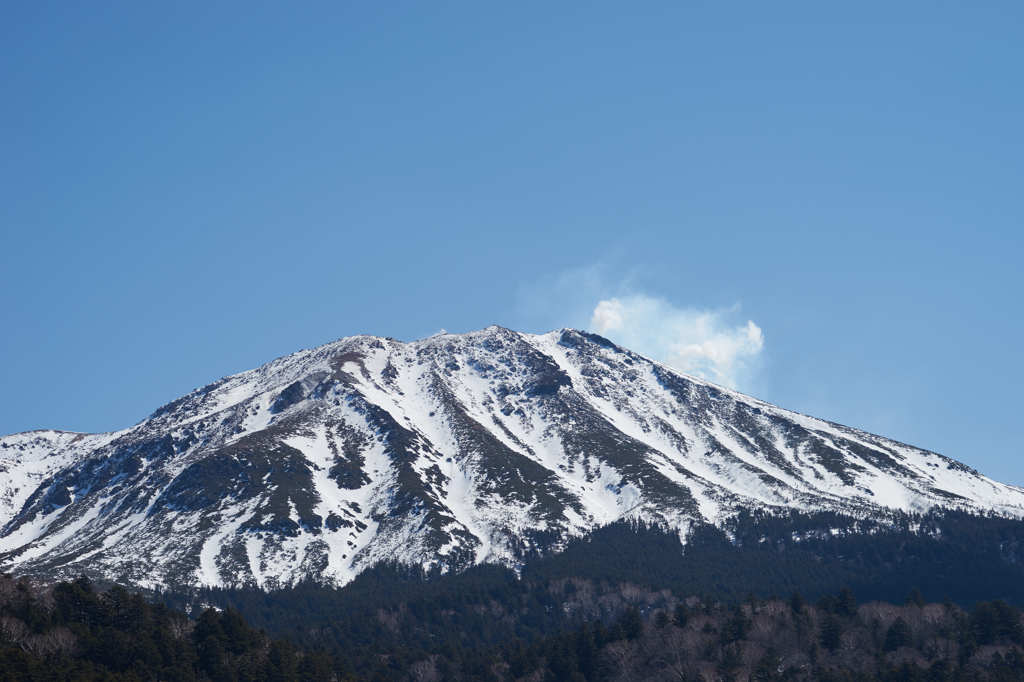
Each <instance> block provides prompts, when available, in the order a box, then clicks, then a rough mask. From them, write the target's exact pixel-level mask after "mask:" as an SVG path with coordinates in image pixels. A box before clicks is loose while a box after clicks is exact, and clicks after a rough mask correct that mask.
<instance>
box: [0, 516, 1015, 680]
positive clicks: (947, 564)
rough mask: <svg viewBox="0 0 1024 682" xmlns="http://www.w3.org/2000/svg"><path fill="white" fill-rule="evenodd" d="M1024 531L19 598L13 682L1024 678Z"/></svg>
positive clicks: (808, 533)
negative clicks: (287, 583)
mask: <svg viewBox="0 0 1024 682" xmlns="http://www.w3.org/2000/svg"><path fill="white" fill-rule="evenodd" d="M1022 557H1024V524H1021V523H1020V522H1015V521H1007V520H1004V519H998V518H982V517H975V516H970V515H966V514H959V513H949V512H947V513H943V514H935V515H929V516H924V517H920V516H918V517H910V516H905V517H896V518H893V519H891V520H889V521H888V522H887V523H886V524H884V525H883V524H881V523H876V522H868V521H864V520H857V519H850V518H844V517H839V516H836V515H830V514H815V515H811V516H806V515H799V514H793V515H790V516H789V517H768V516H759V515H745V516H741V517H739V518H737V519H735V520H734V521H733V522H732V523H731V524H730V525H729V526H727V527H726V528H724V529H715V528H712V527H698V528H695V529H694V530H693V531H692V532H691V534H690V536H689V537H688V538H687V542H686V544H685V550H684V547H683V546H682V545H681V543H680V540H679V537H678V536H677V535H675V534H673V533H668V532H665V531H663V530H661V529H659V528H657V527H652V526H645V525H637V524H628V523H620V524H615V525H612V526H609V527H607V528H604V529H602V530H600V531H598V532H596V533H594V534H593V535H592V536H589V537H587V538H583V539H580V540H578V541H574V542H573V543H571V544H570V545H569V546H568V547H567V548H565V551H563V552H561V553H558V554H553V555H549V556H545V557H535V558H533V559H531V560H529V561H526V562H525V564H524V565H523V566H522V567H521V570H520V571H519V572H518V573H516V572H513V571H512V570H509V569H507V568H503V567H498V566H478V567H475V568H472V569H470V570H468V571H466V572H465V573H462V574H458V575H438V574H432V573H429V572H425V571H423V570H421V569H419V568H410V567H403V566H389V565H380V566H377V567H375V568H373V569H371V570H368V571H366V572H364V573H363V574H362V575H360V576H359V577H358V578H357V579H356V580H355V581H354V582H352V583H351V584H349V585H347V586H345V587H344V588H341V589H334V588H327V587H323V586H318V585H313V584H300V585H296V586H293V587H291V588H288V589H284V590H276V591H270V592H264V591H261V590H258V589H255V587H253V588H247V589H230V590H221V589H204V590H199V591H192V592H189V593H176V592H168V593H161V594H147V595H140V594H137V593H132V592H130V591H128V590H126V589H124V588H122V587H119V586H110V585H103V586H101V585H95V584H92V583H91V582H89V581H88V580H87V579H84V578H82V579H78V580H74V581H72V582H62V583H59V584H55V585H52V584H51V585H47V584H44V583H41V582H30V581H26V580H15V579H13V578H10V577H4V578H2V579H0V652H2V653H0V679H5V680H8V679H9V680H22V679H39V680H72V679H73V680H78V679H82V680H101V679H103V680H207V679H209V680H292V679H310V680H319V679H324V680H329V679H337V680H347V679H353V680H364V679H365V680H449V679H466V680H748V679H753V680H821V679H825V680H827V679H835V680H876V679H883V680H888V679H891V680H907V679H909V680H914V679H921V680H961V679H978V680H1017V679H1024V616H1022V612H1021V611H1020V607H1021V606H1022V605H1024V563H1022V561H1021V559H1022Z"/></svg>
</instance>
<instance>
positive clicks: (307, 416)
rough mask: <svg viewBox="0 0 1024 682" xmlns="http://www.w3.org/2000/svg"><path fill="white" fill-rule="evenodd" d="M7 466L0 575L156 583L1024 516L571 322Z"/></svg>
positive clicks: (196, 400)
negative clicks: (761, 523) (907, 515)
mask: <svg viewBox="0 0 1024 682" xmlns="http://www.w3.org/2000/svg"><path fill="white" fill-rule="evenodd" d="M0 471H2V472H3V474H4V477H3V484H2V487H0V526H2V531H0V569H2V570H8V571H15V572H18V573H34V574H38V575H47V576H67V575H72V574H78V573H82V572H86V573H92V574H94V575H97V576H102V577H108V578H113V579H117V580H120V581H122V582H127V583H133V584H136V585H140V586H149V587H157V586H189V585H198V584H205V585H226V584H233V585H238V584H257V585H260V586H265V587H266V586H274V585H281V584H287V583H291V582H294V581H296V580H300V579H303V578H314V579H317V580H322V581H326V582H333V583H336V584H343V583H345V582H348V581H349V580H351V579H352V578H353V577H354V576H355V575H357V574H358V573H359V572H360V571H361V570H363V569H365V568H366V567H368V566H370V565H372V564H374V563H376V562H378V561H380V560H383V559H400V560H403V561H407V562H410V563H419V564H424V565H437V564H440V565H442V566H444V567H446V568H450V569H458V568H462V567H465V566H468V565H472V564H474V563H479V562H486V561H490V562H503V563H507V564H515V563H516V562H517V561H518V560H519V559H520V558H521V557H522V556H524V555H525V554H528V553H530V552H534V551H553V550H557V549H558V548H559V547H561V546H562V545H564V543H565V542H566V541H567V540H568V539H569V538H571V537H573V536H578V535H581V534H584V533H586V532H588V531H590V530H592V529H594V528H595V527H598V526H601V525H604V524H607V523H611V522H613V521H616V520H618V519H622V518H643V519H647V520H656V521H659V522H662V523H665V524H668V525H670V526H672V527H674V528H678V529H679V530H680V532H685V531H686V529H687V528H689V526H690V524H692V523H693V522H694V521H698V520H703V521H710V522H713V523H717V522H721V521H722V520H724V519H726V518H728V517H729V516H730V515H732V514H734V513H736V511H738V510H739V509H743V508H751V507H756V508H764V509H778V510H784V509H800V510H836V511H841V512H844V513H848V514H855V515H861V516H873V517H883V516H885V515H886V514H887V513H890V512H891V511H892V510H902V511H925V510H928V509H931V508H933V507H937V506H941V507H958V508H963V509H967V510H972V511H984V512H993V513H996V514H1000V515H1005V516H1013V517H1024V490H1022V489H1020V488H1017V487H1014V486H1009V485H1005V484H1002V483H998V482H996V481H993V480H991V479H988V478H986V477H984V476H982V475H980V474H978V473H977V472H976V471H974V470H972V469H970V468H969V467H966V466H964V465H963V464H960V463H958V462H955V461H953V460H951V459H948V458H946V457H943V456H941V455H937V454H935V453H931V452H927V451H924V450H920V449H918V448H913V447H910V446H908V445H904V444H902V443H897V442H895V441H891V440H888V439H885V438H882V437H879V436H874V435H871V434H868V433H865V432H862V431H858V430H856V429H851V428H847V427H844V426H840V425H837V424H833V423H830V422H826V421H822V420H818V419H814V418H812V417H808V416H805V415H800V414H796V413H793V412H789V411H787V410H783V409H781V408H778V407H775V406H773V405H770V404H767V403H764V402H762V401H759V400H756V399H754V398H750V397H747V396H744V395H742V394H739V393H736V392H734V391H729V390H726V389H724V388H721V387H718V386H715V385H713V384H710V383H708V382H706V381H703V380H700V379H696V378H694V377H690V376H686V375H683V374H680V373H678V372H676V371H674V370H672V369H670V368H668V367H665V366H664V365H660V364H658V363H656V362H653V361H651V360H649V359H647V358H644V357H642V356H640V355H637V354H635V353H632V352H631V351H629V350H626V349H624V348H621V347H619V346H616V345H615V344H613V343H611V342H610V341H608V340H607V339H604V338H602V337H600V336H596V335H593V334H588V333H586V332H581V331H576V330H572V329H563V330H558V331H555V332H550V333H547V334H540V335H533V334H523V333H518V332H514V331H511V330H508V329H504V328H501V327H488V328H487V329H483V330H480V331H476V332H470V333H466V334H448V333H441V334H436V335H434V336H431V337H428V338H425V339H421V340H419V341H413V342H408V343H403V342H401V341H397V340H395V339H389V338H380V337H373V336H356V337H349V338H345V339H340V340H338V341H334V342H332V343H329V344H326V345H324V346H320V347H318V348H313V349H310V350H303V351H299V352H297V353H294V354H292V355H288V356H286V357H282V358H279V359H277V360H274V361H273V362H270V363H268V364H266V365H264V366H262V367H259V368H257V369H253V370H250V371H247V372H242V373H240V374H236V375H233V376H229V377H225V378H223V379H220V380H219V381H216V382H214V383H212V384H210V385H208V386H205V387H203V388H200V389H197V390H196V391H193V392H192V393H190V394H188V395H186V396H184V397H182V398H179V399H178V400H175V401H173V402H171V403H169V404H167V405H165V406H163V407H161V408H159V409H158V410H156V411H155V412H154V413H153V414H152V415H150V417H148V418H147V419H145V420H143V421H142V422H140V423H139V424H136V425H135V426H133V427H130V428H128V429H125V430H123V431H119V432H115V433H110V434H96V435H89V434H69V433H64V432H59V431H45V432H31V433H24V434H14V435H12V436H6V437H3V438H0Z"/></svg>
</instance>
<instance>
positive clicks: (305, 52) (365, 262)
mask: <svg viewBox="0 0 1024 682" xmlns="http://www.w3.org/2000/svg"><path fill="white" fill-rule="evenodd" d="M826 5H827V6H826ZM970 5H983V6H970ZM1022 68H1024V4H1022V3H1020V2H1016V1H1014V2H1004V3H999V2H990V3H936V2H921V3H914V2H901V3H891V2H885V3H881V2H879V3H820V2H807V3H763V2H756V3H755V2H751V3H710V2H700V3H690V2H668V3H663V4H658V3H621V2H614V3H612V2H609V3H579V4H574V3H551V2H543V3H529V2H520V3H478V2H469V3H409V4H405V3H337V2H329V3H328V2H325V3H314V2H308V3H240V2H239V3H210V2H202V3H164V4H163V5H154V4H153V3H136V2H125V3H115V2H108V3H67V2H62V3H45V2H32V3H17V4H8V5H7V7H6V8H5V12H4V21H3V22H0V86H2V92H3V101H4V104H3V106H2V107H0V148H2V152H0V229H2V242H0V306H2V318H0V322H2V328H3V331H2V334H0V351H2V362H0V386H2V389H3V390H2V391H0V432H4V433H6V432H13V431H20V430H26V429H31V428H40V427H54V428H66V429H73V430H106V429H113V428H118V427H123V426H127V425H129V424H132V423H134V422H136V421H137V420H139V419H140V418H142V417H143V416H145V415H146V414H148V413H149V412H151V411H152V410H153V409H154V408H155V407H157V406H158V405H160V404H162V403H164V402H166V401H168V400H170V399H172V398H174V397H176V396H178V395H180V394H183V393H185V392H187V391H188V390H190V389H192V388H194V387H196V386H199V385H202V384H205V383H207V382H209V381H211V380H214V379H216V378H218V377H220V376H222V375H225V374H229V373H234V372H237V371H240V370H243V369H247V368H249V367H253V366H256V365H259V364H262V363H263V362H266V361H268V360H270V359H272V358H274V357H276V356H278V355H282V354H286V353H288V352H291V351H294V350H297V349H299V348H303V347H310V346H314V345H317V344H320V343H323V342H326V341H328V340H331V339H333V338H336V337H340V336H346V335H350V334H356V333H374V334H380V335H390V336H394V337H397V338H401V339H411V338H417V337H421V336H425V335H428V334H430V333H433V332H435V331H437V330H438V329H440V328H442V327H443V328H446V329H448V330H450V331H464V330H469V329H474V328H479V327H484V326H486V325H488V324H492V323H497V324H502V325H504V326H508V327H512V328H517V329H521V330H526V331H542V330H547V329H550V328H556V327H562V326H568V325H571V326H586V325H588V324H590V320H591V313H592V311H593V309H594V307H595V305H597V304H598V302H599V301H600V300H608V299H610V298H611V297H618V300H634V299H635V298H636V297H647V298H650V299H655V300H658V301H660V303H659V305H661V306H662V309H665V310H670V311H679V310H682V311H687V310H692V309H696V310H705V311H712V312H713V314H714V315H716V316H718V317H717V318H716V319H720V320H721V324H722V325H725V326H726V327H729V325H733V326H736V325H742V324H744V323H745V322H746V320H748V319H749V320H752V321H754V322H755V323H756V325H757V326H758V327H759V328H760V329H761V330H762V331H763V348H762V349H761V351H760V353H759V354H757V356H756V357H753V358H751V366H750V368H749V369H750V371H749V372H748V376H747V378H746V379H745V380H744V383H743V384H742V385H740V388H743V389H744V390H748V391H750V392H753V393H756V394H757V395H759V396H760V397H763V398H765V399H768V400H771V401H772V402H775V403H778V404H780V405H783V406H785V407H789V408H793V409H797V410H800V411H803V412H808V413H812V414H815V415H818V416H823V417H827V418H831V419H834V420H837V421H840V422H843V423H848V424H852V425H855V426H860V427H863V428H866V429H869V430H873V431H876V432H880V433H882V434H885V435H889V436H892V437H896V438H899V439H901V440H905V441H908V442H911V443H914V444H917V445H921V446H924V447H928V448H931V449H934V450H937V451H940V452H943V453H945V454H948V455H951V456H954V457H957V458H959V459H961V460H963V461H965V462H967V463H969V464H971V465H973V466H975V467H977V468H979V469H980V470H982V471H983V472H984V473H988V474H990V475H992V476H995V477H997V478H1001V479H1003V480H1007V481H1009V482H1013V483H1017V484H1024V456H1022V455H1024V448H1022V446H1021V442H1020V432H1021V429H1020V424H1021V416H1020V402H1021V401H1020V396H1021V386H1022V384H1024V361H1022V359H1021V357H1022V356H1021V351H1020V348H1021V339H1022V336H1024V319H1022V318H1024V315H1022V307H1024V306H1022V303H1021V296H1022V292H1024V275H1022V274H1021V273H1022V270H1024V268H1022V257H1024V237H1022V232H1024V125H1022V121H1024V87H1022V85H1021V83H1022V73H1021V72H1022ZM631 296H632V297H634V299H629V297H631ZM633 331H636V330H633ZM641 331H643V330H641ZM637 333H640V332H637ZM650 333H652V334H658V333H665V332H664V330H660V331H659V329H657V328H655V329H653V330H652V331H651V332H650ZM609 335H610V336H612V337H613V338H615V334H613V333H609ZM660 341H664V339H661V340H658V339H653V340H651V343H655V342H660ZM639 343H640V345H644V342H643V340H641V341H640V342H639Z"/></svg>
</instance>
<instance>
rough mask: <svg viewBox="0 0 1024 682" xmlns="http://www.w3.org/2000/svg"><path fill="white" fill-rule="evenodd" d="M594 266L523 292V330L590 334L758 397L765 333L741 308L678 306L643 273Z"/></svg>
mask: <svg viewBox="0 0 1024 682" xmlns="http://www.w3.org/2000/svg"><path fill="white" fill-rule="evenodd" d="M615 270H617V272H613V269H612V268H610V267H607V266H604V265H591V266H587V267H581V268H575V269H571V270H566V271H563V272H561V273H559V274H557V275H553V276H552V277H551V278H548V279H544V280H542V281H536V282H533V283H530V284H529V285H524V286H521V287H520V289H519V299H518V308H519V317H520V320H519V323H520V327H521V328H524V329H531V330H534V331H547V330H549V329H557V328H559V327H578V328H579V327H586V328H589V329H590V330H591V331H594V332H597V333H598V334H601V335H602V336H606V337H608V338H610V339H611V340H613V341H615V342H616V343H618V344H620V345H623V346H625V347H627V348H629V349H631V350H634V351H636V352H638V353H642V354H643V355H646V356H648V357H650V358H654V359H655V360H658V361H659V362H664V363H665V364H667V365H670V366H672V367H675V368H676V369H679V370H681V371H683V372H686V373H688V374H694V375H697V376H700V377H703V378H705V379H707V380H709V381H713V382H715V383H717V384H721V385H723V386H729V387H730V388H736V389H740V390H744V391H754V390H755V389H756V386H754V382H755V381H756V380H757V379H758V378H759V377H758V370H759V368H760V364H761V363H760V360H761V356H762V353H763V351H764V347H765V340H764V333H763V332H762V331H761V327H760V326H759V325H757V324H756V323H755V322H754V321H753V320H750V319H744V318H743V317H741V316H740V307H739V305H734V306H730V307H724V308H707V307H700V306H696V305H692V302H686V303H690V305H680V304H679V303H677V302H673V301H671V300H669V299H668V298H666V297H663V296H658V295H654V294H652V293H651V291H652V289H654V288H655V287H653V286H652V285H650V284H649V283H646V284H645V283H644V280H645V279H646V278H645V277H644V276H643V272H642V271H640V270H632V271H626V272H625V273H623V270H622V269H621V268H618V269H615Z"/></svg>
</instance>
